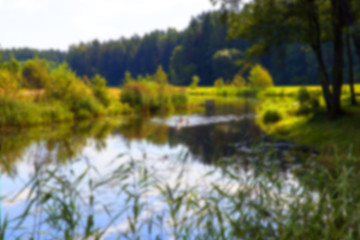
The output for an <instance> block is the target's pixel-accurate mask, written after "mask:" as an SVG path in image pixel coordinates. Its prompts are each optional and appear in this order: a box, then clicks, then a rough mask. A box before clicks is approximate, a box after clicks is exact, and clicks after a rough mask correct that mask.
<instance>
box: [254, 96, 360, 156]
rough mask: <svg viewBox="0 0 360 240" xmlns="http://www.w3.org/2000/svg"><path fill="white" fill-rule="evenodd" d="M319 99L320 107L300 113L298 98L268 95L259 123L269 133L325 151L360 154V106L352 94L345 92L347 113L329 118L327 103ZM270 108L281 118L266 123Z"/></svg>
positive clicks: (345, 111) (263, 104) (259, 113)
mask: <svg viewBox="0 0 360 240" xmlns="http://www.w3.org/2000/svg"><path fill="white" fill-rule="evenodd" d="M345 91H346V89H345ZM319 99H320V106H319V108H318V109H317V110H315V111H313V112H309V113H306V114H298V109H299V108H300V106H299V105H300V104H299V102H298V100H297V99H296V98H295V97H285V98H267V99H265V100H264V101H263V102H262V103H261V104H260V105H259V106H258V108H257V114H258V117H257V123H258V125H259V126H260V127H261V129H262V130H263V131H264V132H265V133H267V134H269V135H270V136H273V137H275V138H285V139H289V140H291V141H294V142H296V143H300V144H306V145H310V146H314V147H316V148H317V149H319V151H320V152H322V153H325V154H326V153H331V152H332V151H334V150H336V151H337V152H339V153H341V154H342V153H343V154H346V153H348V152H349V151H354V153H355V154H359V153H360V151H359V150H358V149H357V146H359V144H360V138H358V137H357V135H358V134H359V133H360V106H352V105H351V104H350V99H349V95H348V94H346V93H345V94H344V97H343V98H342V106H343V110H344V115H343V116H342V117H340V118H338V119H335V120H330V119H329V117H328V115H327V113H326V109H325V106H324V102H323V101H322V100H321V98H319ZM358 100H359V99H358ZM268 111H276V112H277V113H278V114H279V116H280V117H279V119H278V120H277V121H274V122H272V123H265V121H264V119H265V117H264V116H265V114H266V112H268Z"/></svg>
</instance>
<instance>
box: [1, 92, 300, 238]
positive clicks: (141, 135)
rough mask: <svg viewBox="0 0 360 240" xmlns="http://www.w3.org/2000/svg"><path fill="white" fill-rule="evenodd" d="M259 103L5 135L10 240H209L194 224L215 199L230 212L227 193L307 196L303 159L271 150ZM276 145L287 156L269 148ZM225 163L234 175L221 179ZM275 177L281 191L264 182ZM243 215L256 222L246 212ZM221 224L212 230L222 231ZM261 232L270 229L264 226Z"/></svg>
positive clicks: (251, 196) (3, 187)
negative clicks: (195, 239) (259, 120)
mask: <svg viewBox="0 0 360 240" xmlns="http://www.w3.org/2000/svg"><path fill="white" fill-rule="evenodd" d="M255 105H256V102H253V101H249V100H248V101H244V100H239V99H236V100H232V101H225V103H224V102H221V103H219V102H217V103H216V104H215V106H210V107H205V109H202V110H199V111H196V112H192V113H188V114H174V115H171V116H167V117H159V116H153V117H144V116H137V117H131V118H119V119H101V120H96V121H87V122H81V123H78V124H62V125H54V126H47V127H41V128H31V129H22V130H8V131H5V132H3V133H2V135H1V137H0V146H1V155H0V156H1V160H2V161H1V169H2V175H1V180H0V181H1V196H2V199H1V210H2V211H1V218H2V219H1V222H2V223H4V221H5V219H7V220H9V223H8V226H7V227H6V232H5V239H16V238H19V239H23V238H25V239H29V238H31V237H33V238H34V239H64V238H68V239H81V238H83V237H84V236H99V238H100V239H118V238H120V239H122V238H129V239H136V238H141V239H156V238H160V239H171V238H178V237H179V236H185V235H186V234H188V235H186V236H187V237H189V236H204V237H205V236H206V234H205V233H203V232H202V231H203V230H202V229H201V228H199V226H200V225H201V224H205V225H206V226H207V227H206V228H207V229H208V228H210V227H209V226H208V225H209V223H208V222H206V219H207V218H211V217H210V216H211V215H205V216H204V217H203V219H202V220H201V221H203V222H201V221H200V223H199V219H197V218H195V217H193V216H195V215H196V216H198V214H199V212H196V210H199V209H201V208H204V207H205V206H206V203H207V202H208V199H211V198H208V197H209V196H216V197H215V198H214V199H218V201H219V202H218V203H216V204H215V206H217V207H219V208H221V209H222V211H223V213H224V214H225V213H226V212H227V211H230V210H229V206H230V205H231V204H230V203H231V201H228V200H226V197H224V196H222V192H221V191H225V192H227V193H236V192H237V191H239V189H240V190H241V191H246V192H247V195H246V199H245V198H244V201H245V200H246V201H248V202H250V201H257V200H258V199H257V198H256V197H255V198H254V196H257V194H258V193H259V192H260V190H259V189H262V187H261V186H262V185H261V184H265V185H267V186H268V187H269V188H270V189H271V191H273V192H274V193H275V192H276V193H278V196H284V199H286V198H287V196H289V195H290V193H291V194H292V196H293V195H294V192H295V193H296V192H297V191H300V190H301V189H302V187H301V184H300V183H299V182H298V180H297V178H296V176H295V175H294V174H293V173H294V171H295V170H296V169H298V168H300V167H301V164H300V157H294V156H297V155H298V154H296V155H294V154H293V152H291V151H292V150H291V149H292V145H291V144H288V143H285V142H284V143H281V144H280V143H273V142H272V141H271V140H270V139H269V138H268V137H266V136H265V135H264V134H263V133H262V132H261V130H260V129H259V128H258V127H257V125H256V124H255V117H256V115H255V113H254V107H255ZM277 145H281V148H279V149H276V147H275V148H274V147H272V146H277ZM284 146H285V147H284ZM220 163H221V165H222V166H231V167H229V168H226V169H228V170H226V171H227V172H226V173H224V168H220V167H218V165H219V164H220ZM229 169H230V170H229ZM234 176H235V177H234ZM274 176H276V177H275V178H279V179H281V183H282V184H283V185H282V186H280V187H275V186H274V185H273V183H272V182H270V181H269V180H268V179H269V177H271V178H274ZM260 183H261V184H260ZM259 184H260V185H259ZM217 190H219V191H217ZM220 190H221V191H220ZM295 195H296V194H295ZM178 203H179V204H178ZM229 204H230V205H229ZM185 205H186V206H185ZM195 209H196V210H195ZM205 209H207V208H205ZM243 210H244V211H245V212H248V214H250V216H252V217H255V214H254V213H252V212H251V211H250V212H249V208H248V207H246V206H245V207H244V209H243ZM269 211H270V210H269ZM274 211H275V210H274ZM233 216H237V214H233ZM208 220H209V219H208ZM219 221H220V220H219V219H218V220H214V225H216V222H217V223H218V224H217V225H218V226H221V224H223V223H222V220H221V221H220V222H221V224H220V223H219ZM195 222H197V223H196V224H199V225H198V226H197V225H196V224H195ZM225 222H226V221H224V224H225V225H226V224H228V223H225ZM261 224H264V225H266V224H268V222H267V221H266V218H264V219H261ZM181 226H182V227H181ZM185 226H186V227H185ZM3 229H5V228H3ZM190 230H191V231H190ZM218 230H219V229H218ZM227 234H230V233H227Z"/></svg>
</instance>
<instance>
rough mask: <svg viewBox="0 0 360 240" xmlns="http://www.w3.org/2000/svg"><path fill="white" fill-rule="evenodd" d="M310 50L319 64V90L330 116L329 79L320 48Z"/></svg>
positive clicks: (330, 95) (314, 47)
mask: <svg viewBox="0 0 360 240" xmlns="http://www.w3.org/2000/svg"><path fill="white" fill-rule="evenodd" d="M312 48H313V51H314V52H315V54H316V59H317V61H318V64H319V71H320V73H319V75H320V76H319V80H320V83H321V88H322V91H323V96H324V100H325V104H326V109H327V112H328V113H329V114H331V112H332V110H331V109H332V94H331V92H330V89H329V77H328V75H327V72H326V67H325V63H324V58H323V55H322V50H321V46H312Z"/></svg>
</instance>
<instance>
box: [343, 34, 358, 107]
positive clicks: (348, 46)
mask: <svg viewBox="0 0 360 240" xmlns="http://www.w3.org/2000/svg"><path fill="white" fill-rule="evenodd" d="M345 40H346V50H347V59H348V65H349V69H348V70H349V84H350V93H351V104H352V105H353V106H355V105H356V97H355V90H354V69H353V60H352V56H351V41H350V34H349V32H347V33H346V35H345Z"/></svg>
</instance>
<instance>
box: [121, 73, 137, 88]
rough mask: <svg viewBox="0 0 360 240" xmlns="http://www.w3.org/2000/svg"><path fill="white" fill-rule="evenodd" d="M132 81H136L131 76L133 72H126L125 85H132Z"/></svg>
mask: <svg viewBox="0 0 360 240" xmlns="http://www.w3.org/2000/svg"><path fill="white" fill-rule="evenodd" d="M132 81H134V79H133V78H132V76H131V72H130V71H126V72H125V76H124V80H123V83H124V85H125V84H127V83H130V82H132Z"/></svg>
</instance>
